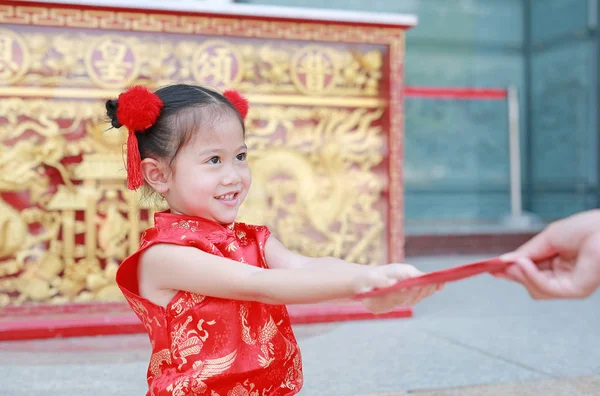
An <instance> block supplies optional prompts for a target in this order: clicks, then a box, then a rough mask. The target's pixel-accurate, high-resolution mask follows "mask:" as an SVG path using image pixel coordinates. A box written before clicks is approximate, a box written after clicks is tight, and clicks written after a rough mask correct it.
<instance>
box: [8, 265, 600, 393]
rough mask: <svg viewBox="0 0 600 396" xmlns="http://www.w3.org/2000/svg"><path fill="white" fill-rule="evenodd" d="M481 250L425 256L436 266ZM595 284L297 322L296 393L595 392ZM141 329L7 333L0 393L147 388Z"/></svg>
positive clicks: (442, 299)
mask: <svg viewBox="0 0 600 396" xmlns="http://www.w3.org/2000/svg"><path fill="white" fill-rule="evenodd" d="M480 258H481V257H473V256H458V257H422V258H418V259H413V260H411V261H410V262H411V263H412V264H415V265H417V266H418V267H419V268H421V269H423V270H425V271H429V270H433V269H436V268H443V267H448V266H452V265H458V264H463V263H468V262H471V261H475V260H478V259H480ZM599 308H600V296H599V295H598V294H596V295H594V296H592V297H591V298H589V299H587V300H584V301H552V302H539V301H533V300H531V299H530V298H529V296H528V294H527V293H526V292H525V291H524V289H522V288H521V287H519V286H518V285H515V284H512V283H509V282H506V281H501V280H498V279H494V278H492V277H490V276H488V275H481V276H477V277H475V278H471V279H468V280H464V281H461V282H457V283H451V284H448V285H446V288H445V289H444V290H443V291H442V292H440V293H438V294H437V295H435V296H433V297H432V298H430V299H428V300H426V301H423V302H422V303H421V304H420V305H418V306H417V307H416V308H415V316H414V317H413V318H411V319H394V320H376V321H363V322H346V323H336V324H325V325H311V326H297V327H296V331H297V333H298V335H299V342H300V346H301V349H302V353H303V360H304V372H305V387H304V389H303V391H302V392H301V393H300V394H301V395H340V396H346V395H348V396H354V395H356V396H359V395H361V396H366V395H371V396H375V395H377V396H384V395H388V396H392V395H395V396H400V395H407V394H411V395H413V394H414V395H420V396H454V395H457V396H458V395H465V396H470V395H490V396H491V395H494V396H495V395H544V396H545V395H551V396H554V395H600V379H599V378H600V377H598V375H600V337H598V332H599V330H600V319H599V318H598V317H597V316H596V315H595V314H596V313H597V312H598V311H599ZM148 357H149V344H148V340H147V337H146V335H128V336H110V337H88V338H72V339H64V340H36V341H21V342H4V343H0V372H1V373H2V376H0V395H28V396H31V395H45V396H46V395H47V396H54V395H63V396H70V395H143V394H145V390H146V384H145V373H146V368H147V363H148V360H147V359H148Z"/></svg>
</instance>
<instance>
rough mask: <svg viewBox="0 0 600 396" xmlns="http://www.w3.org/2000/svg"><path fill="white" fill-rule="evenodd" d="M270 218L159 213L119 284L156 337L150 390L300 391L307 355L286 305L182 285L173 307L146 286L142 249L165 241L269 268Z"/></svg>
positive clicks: (262, 395) (255, 395) (215, 394)
mask: <svg viewBox="0 0 600 396" xmlns="http://www.w3.org/2000/svg"><path fill="white" fill-rule="evenodd" d="M269 235H270V233H269V230H268V229H267V228H266V227H264V226H251V225H246V224H243V223H234V224H231V225H229V226H222V225H220V224H218V223H215V222H212V221H209V220H205V219H201V218H198V217H191V216H183V215H178V214H171V213H166V212H163V213H157V214H156V215H155V216H154V227H151V228H149V229H148V230H146V232H145V233H144V234H143V235H142V241H141V245H140V248H139V250H138V251H137V252H136V253H134V254H133V255H131V256H130V257H128V258H127V259H125V261H123V263H122V264H121V266H120V268H119V270H118V272H117V284H118V285H119V287H120V288H121V291H122V292H123V294H124V295H125V297H126V299H127V301H128V302H129V305H131V308H133V310H134V311H135V313H136V314H137V316H138V317H139V318H140V319H141V321H142V323H143V324H144V326H145V327H146V331H147V332H148V336H149V337H150V342H151V344H152V356H151V358H150V364H149V366H148V373H147V378H148V387H149V390H148V393H147V395H155V396H162V395H173V396H184V395H208V396H266V395H269V396H271V395H273V396H276V395H277V396H278V395H294V394H296V393H298V392H299V391H300V388H301V387H302V382H303V377H302V362H301V357H300V351H299V348H298V344H297V342H296V338H295V337H294V334H293V332H292V327H291V324H290V319H289V316H288V312H287V309H286V307H285V306H284V305H269V304H263V303H260V302H254V301H235V300H226V299H221V298H215V297H210V296H203V295H199V294H196V293H191V292H187V291H183V290H182V291H179V292H178V293H177V294H176V295H175V296H174V297H173V299H172V300H171V301H170V302H169V304H168V305H167V307H166V308H165V307H162V306H159V305H156V304H154V303H152V302H150V301H149V300H147V299H145V298H143V297H141V296H140V295H139V292H138V276H137V274H138V262H139V257H140V253H142V252H143V251H144V250H145V249H147V248H148V247H150V246H152V245H155V244H158V243H171V244H175V245H182V246H194V247H196V248H198V249H201V250H203V251H205V252H208V253H211V254H214V255H217V256H221V257H226V258H229V259H232V260H236V261H239V262H242V263H245V264H247V265H252V266H256V267H261V268H267V265H266V262H265V257H264V249H263V248H264V245H265V242H266V240H267V238H268V237H269Z"/></svg>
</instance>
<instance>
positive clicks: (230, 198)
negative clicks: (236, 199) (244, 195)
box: [219, 194, 235, 201]
mask: <svg viewBox="0 0 600 396" xmlns="http://www.w3.org/2000/svg"><path fill="white" fill-rule="evenodd" d="M234 195H235V194H227V195H221V196H220V197H219V199H222V200H224V201H231V200H232V199H233V196H234Z"/></svg>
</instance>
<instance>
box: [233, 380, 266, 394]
mask: <svg viewBox="0 0 600 396" xmlns="http://www.w3.org/2000/svg"><path fill="white" fill-rule="evenodd" d="M255 386H256V385H254V384H253V383H252V382H250V380H246V381H244V383H243V385H242V384H241V383H239V382H238V383H237V384H236V385H235V386H234V387H233V389H231V390H230V391H229V392H227V396H260V395H259V393H258V390H254V391H253V389H254V388H255ZM263 394H264V390H263Z"/></svg>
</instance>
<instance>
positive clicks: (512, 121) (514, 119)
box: [504, 86, 542, 229]
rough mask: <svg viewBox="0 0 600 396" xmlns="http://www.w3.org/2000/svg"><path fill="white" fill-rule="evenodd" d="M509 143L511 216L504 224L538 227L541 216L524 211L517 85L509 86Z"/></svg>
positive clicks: (518, 226)
mask: <svg viewBox="0 0 600 396" xmlns="http://www.w3.org/2000/svg"><path fill="white" fill-rule="evenodd" d="M507 102H508V143H509V158H510V216H508V217H507V218H505V219H504V225H506V226H508V227H510V228H517V229H527V228H531V227H534V228H538V227H539V226H540V225H541V224H542V221H541V219H540V218H539V217H537V216H533V215H532V214H529V213H524V212H523V196H522V191H521V138H520V133H519V122H520V121H519V92H518V90H517V88H516V87H515V86H510V87H508V90H507Z"/></svg>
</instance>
